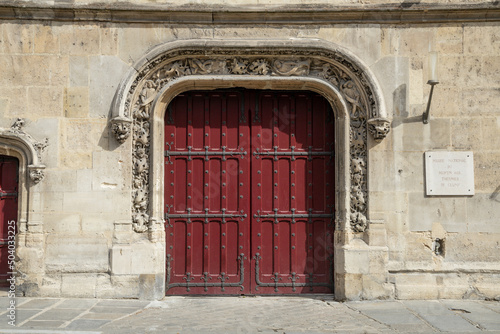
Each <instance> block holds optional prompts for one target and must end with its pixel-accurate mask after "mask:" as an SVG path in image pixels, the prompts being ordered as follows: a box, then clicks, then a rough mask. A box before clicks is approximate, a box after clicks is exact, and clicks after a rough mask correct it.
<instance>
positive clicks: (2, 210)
mask: <svg viewBox="0 0 500 334" xmlns="http://www.w3.org/2000/svg"><path fill="white" fill-rule="evenodd" d="M17 173H18V161H17V159H15V158H12V157H7V156H0V285H6V284H7V281H6V279H7V278H9V277H10V276H11V275H9V274H7V273H8V272H10V271H12V270H11V269H13V267H12V268H10V267H9V240H10V243H11V245H10V250H11V251H10V255H11V256H10V260H11V261H12V260H13V258H14V256H15V250H14V245H15V243H13V240H14V239H13V238H14V236H15V234H16V232H17V231H16V225H17V201H18V200H17V198H18V177H17V175H18V174H17ZM9 237H10V238H9Z"/></svg>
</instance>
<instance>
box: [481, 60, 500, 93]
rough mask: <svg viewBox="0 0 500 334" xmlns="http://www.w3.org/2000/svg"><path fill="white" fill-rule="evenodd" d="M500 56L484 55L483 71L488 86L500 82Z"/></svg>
mask: <svg viewBox="0 0 500 334" xmlns="http://www.w3.org/2000/svg"><path fill="white" fill-rule="evenodd" d="M499 62H500V57H499V56H489V57H483V64H482V69H481V73H482V76H483V80H484V82H485V83H487V85H488V86H491V85H496V86H498V85H499V84H500V64H499Z"/></svg>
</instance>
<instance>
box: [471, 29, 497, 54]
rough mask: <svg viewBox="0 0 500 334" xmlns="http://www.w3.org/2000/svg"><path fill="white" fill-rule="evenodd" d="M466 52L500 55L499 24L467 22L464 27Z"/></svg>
mask: <svg viewBox="0 0 500 334" xmlns="http://www.w3.org/2000/svg"><path fill="white" fill-rule="evenodd" d="M463 35H464V37H463V38H464V52H465V53H466V54H468V53H470V54H477V53H478V52H480V53H481V54H483V55H498V54H499V53H500V38H498V26H497V25H491V24H489V23H482V24H481V23H479V24H477V23H476V24H465V25H464V28H463Z"/></svg>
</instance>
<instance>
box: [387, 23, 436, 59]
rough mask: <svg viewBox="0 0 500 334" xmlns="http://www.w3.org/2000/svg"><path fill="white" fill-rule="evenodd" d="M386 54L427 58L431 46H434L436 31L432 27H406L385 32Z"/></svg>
mask: <svg viewBox="0 0 500 334" xmlns="http://www.w3.org/2000/svg"><path fill="white" fill-rule="evenodd" d="M383 39H387V41H385V42H384V44H385V45H384V51H385V52H384V54H397V55H400V56H418V57H426V56H427V53H428V52H429V44H431V45H434V44H435V43H434V41H435V29H433V28H431V27H418V26H417V27H415V26H413V27H411V28H409V27H406V28H401V29H387V30H385V31H384V36H383Z"/></svg>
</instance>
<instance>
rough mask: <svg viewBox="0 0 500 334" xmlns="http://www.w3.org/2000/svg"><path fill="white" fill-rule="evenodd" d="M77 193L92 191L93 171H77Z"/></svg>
mask: <svg viewBox="0 0 500 334" xmlns="http://www.w3.org/2000/svg"><path fill="white" fill-rule="evenodd" d="M76 191H78V192H89V191H92V169H79V170H77V171H76Z"/></svg>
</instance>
